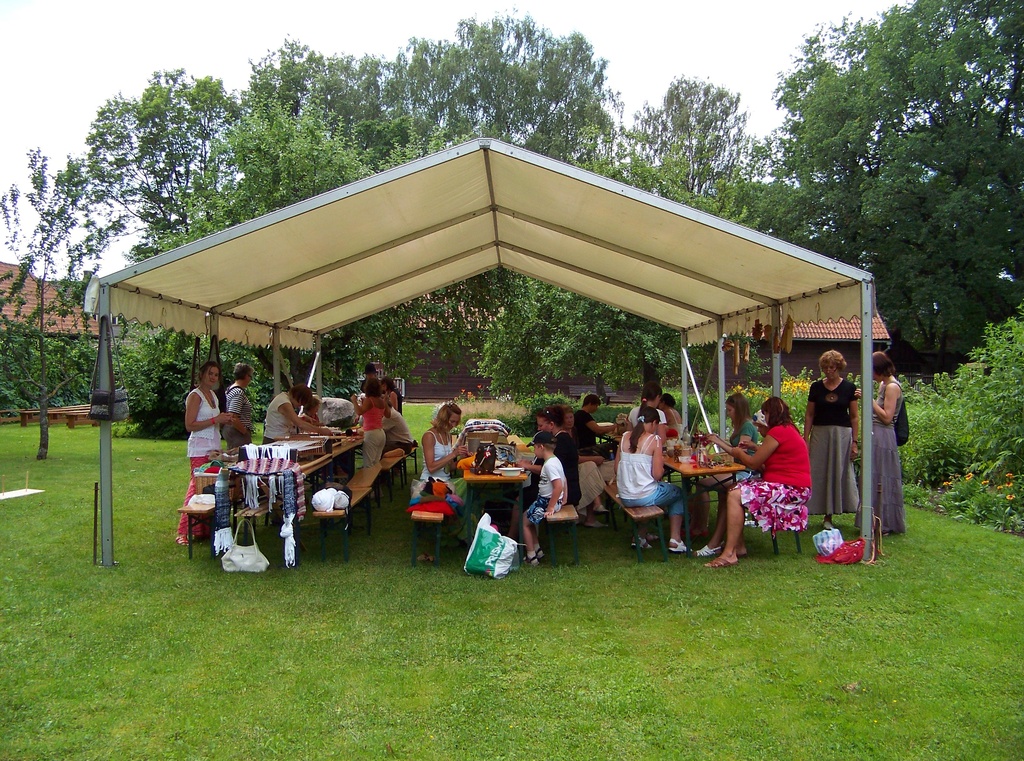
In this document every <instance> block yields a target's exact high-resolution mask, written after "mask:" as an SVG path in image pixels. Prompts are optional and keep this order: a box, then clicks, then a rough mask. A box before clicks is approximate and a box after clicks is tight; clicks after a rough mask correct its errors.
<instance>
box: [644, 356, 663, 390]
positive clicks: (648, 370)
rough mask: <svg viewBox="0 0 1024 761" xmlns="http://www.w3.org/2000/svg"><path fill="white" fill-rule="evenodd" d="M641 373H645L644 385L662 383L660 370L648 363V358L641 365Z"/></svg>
mask: <svg viewBox="0 0 1024 761" xmlns="http://www.w3.org/2000/svg"><path fill="white" fill-rule="evenodd" d="M641 371H642V373H643V379H644V380H643V382H644V383H658V384H660V383H661V376H660V375H659V373H658V368H657V367H656V366H655V365H652V364H651V363H650V362H648V361H647V359H646V358H644V360H643V364H642V365H641Z"/></svg>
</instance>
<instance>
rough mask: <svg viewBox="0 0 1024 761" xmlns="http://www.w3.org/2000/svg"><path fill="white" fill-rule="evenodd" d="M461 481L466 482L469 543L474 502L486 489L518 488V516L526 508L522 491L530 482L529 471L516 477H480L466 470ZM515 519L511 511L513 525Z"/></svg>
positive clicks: (473, 517)
mask: <svg viewBox="0 0 1024 761" xmlns="http://www.w3.org/2000/svg"><path fill="white" fill-rule="evenodd" d="M462 479H463V480H464V481H465V482H466V514H465V518H466V520H467V521H468V522H469V530H470V541H472V532H473V531H475V530H476V522H475V521H476V518H477V516H476V502H477V498H478V496H479V495H480V494H481V493H482V492H484V491H486V490H488V489H504V488H507V487H511V486H517V487H518V488H519V515H522V511H523V510H524V509H525V508H526V505H524V504H523V489H524V488H526V482H527V481H529V480H530V472H529V471H526V470H524V471H523V472H522V473H520V474H519V475H518V476H502V475H497V474H488V475H481V474H478V473H474V472H473V471H472V470H466V471H463V474H462ZM516 519H517V516H516V514H515V511H514V510H513V515H512V521H513V523H514V522H515V521H516ZM510 533H511V530H510Z"/></svg>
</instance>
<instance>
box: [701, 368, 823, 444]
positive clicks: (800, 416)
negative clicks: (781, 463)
mask: <svg viewBox="0 0 1024 761" xmlns="http://www.w3.org/2000/svg"><path fill="white" fill-rule="evenodd" d="M810 389H811V371H810V370H807V369H806V368H805V369H804V370H802V371H801V372H800V374H799V375H796V376H793V375H790V374H789V373H787V372H786V368H782V381H781V383H780V393H781V394H782V399H783V401H785V402H786V404H787V405H789V411H790V414H791V415H792V416H793V422H794V423H796V425H797V427H798V428H800V429H801V430H803V427H804V413H805V412H807V392H808V391H810ZM736 393H739V394H743V395H744V396H745V397H747V401H749V402H750V411H751V412H752V413H753V412H757V411H758V410H759V409H761V405H762V404H763V403H764V400H765V399H767V398H768V397H770V396H771V395H772V389H771V386H765V385H762V384H760V383H751V384H749V385H747V386H743V385H741V384H739V385H736V386H733V387H732V388H730V389H729V394H736ZM716 403H717V402H712V405H714V404H716Z"/></svg>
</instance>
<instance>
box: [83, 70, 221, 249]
mask: <svg viewBox="0 0 1024 761" xmlns="http://www.w3.org/2000/svg"><path fill="white" fill-rule="evenodd" d="M238 114H239V105H238V103H237V101H236V99H235V98H234V96H232V95H230V94H228V93H226V92H225V91H224V86H223V84H222V83H221V81H220V80H218V79H213V78H212V77H205V78H202V79H194V78H191V77H188V76H186V74H185V72H184V71H183V70H180V69H178V70H175V71H167V72H158V73H156V74H154V75H153V77H152V79H151V80H150V83H149V86H148V87H147V88H146V89H145V91H144V92H143V93H142V96H141V97H139V98H126V97H124V96H121V95H118V96H117V97H115V98H111V99H110V100H108V101H107V102H106V103H105V104H104V105H103V106H102V107H101V108H100V110H99V112H98V113H97V116H96V119H95V120H94V121H93V123H92V127H91V129H90V131H89V135H88V137H87V138H86V143H87V145H88V146H89V157H88V160H89V175H90V177H91V180H92V183H93V188H94V192H95V194H96V196H97V198H98V199H99V200H101V201H103V202H105V203H107V204H109V205H110V207H111V208H112V209H113V210H114V212H115V214H116V218H117V219H118V220H119V224H120V225H122V226H123V227H124V228H125V229H127V230H128V231H130V232H135V233H137V234H138V236H139V242H138V243H136V244H135V245H134V246H132V249H131V251H130V252H129V256H130V258H132V259H133V260H135V261H141V260H143V259H147V258H149V257H150V256H152V255H154V254H157V253H160V252H161V251H165V250H167V249H169V248H173V247H174V246H177V245H180V244H182V243H185V242H188V241H189V240H193V239H195V238H196V237H201V236H202V235H205V234H207V233H208V232H212V231H213V229H212V228H213V227H215V226H216V223H215V222H212V220H211V217H213V216H215V215H217V214H218V210H219V209H220V206H221V203H220V194H221V192H222V190H223V187H224V185H225V183H226V182H227V181H228V179H229V178H231V177H232V176H233V175H232V172H231V169H232V166H231V157H230V155H229V153H228V152H227V151H226V150H225V148H226V143H225V141H224V137H225V133H226V131H227V129H228V128H229V127H230V126H231V125H232V124H233V123H234V122H235V121H236V120H237V118H238ZM204 221H205V223H206V224H205V225H203V224H202V223H203V222H204ZM197 225H199V226H200V227H199V229H197V230H193V228H194V227H195V226H197ZM197 233H198V234H197Z"/></svg>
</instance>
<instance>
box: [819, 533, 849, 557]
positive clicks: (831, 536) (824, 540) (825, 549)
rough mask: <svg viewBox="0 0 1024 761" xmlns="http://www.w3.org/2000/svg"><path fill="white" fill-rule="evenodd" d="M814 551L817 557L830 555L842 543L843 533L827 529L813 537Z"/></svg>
mask: <svg viewBox="0 0 1024 761" xmlns="http://www.w3.org/2000/svg"><path fill="white" fill-rule="evenodd" d="M813 538H814V549H816V550H817V551H818V554H819V555H825V556H828V555H831V554H832V553H833V552H835V551H836V550H838V549H839V545H841V544H842V543H843V532H842V531H840V530H839V529H837V528H827V529H825V530H823V531H820V532H818V533H817V534H815V535H814V537H813Z"/></svg>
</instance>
